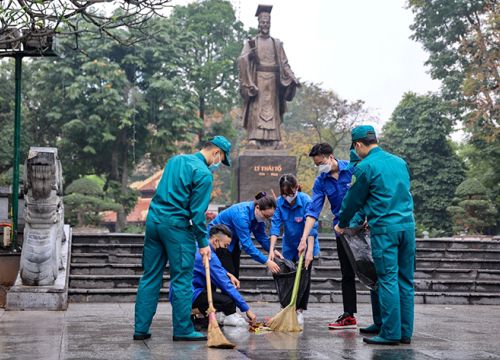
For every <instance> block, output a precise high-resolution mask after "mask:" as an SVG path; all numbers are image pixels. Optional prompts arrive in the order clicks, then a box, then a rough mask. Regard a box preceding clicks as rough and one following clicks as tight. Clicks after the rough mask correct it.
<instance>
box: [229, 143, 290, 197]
mask: <svg viewBox="0 0 500 360" xmlns="http://www.w3.org/2000/svg"><path fill="white" fill-rule="evenodd" d="M296 171H297V159H296V157H295V156H290V155H288V151H286V150H244V151H243V152H242V153H241V155H240V156H238V168H237V174H238V202H241V201H250V200H253V199H254V197H255V195H257V193H259V192H260V191H265V192H267V193H268V194H271V193H272V190H274V193H275V194H276V196H277V197H278V196H279V195H280V189H279V179H280V177H281V175H283V174H294V175H295V173H296Z"/></svg>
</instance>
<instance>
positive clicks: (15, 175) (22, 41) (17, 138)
mask: <svg viewBox="0 0 500 360" xmlns="http://www.w3.org/2000/svg"><path fill="white" fill-rule="evenodd" d="M27 34H28V35H26V36H24V37H23V29H15V28H7V29H5V30H4V31H3V32H2V33H0V57H13V58H14V59H15V68H16V70H15V105H14V154H13V158H12V194H11V211H10V213H11V219H12V232H11V237H12V241H11V244H12V245H11V246H12V250H13V251H17V230H18V229H17V225H18V214H19V163H20V146H21V84H22V81H21V80H22V62H23V57H25V56H29V57H41V56H57V55H56V54H55V52H54V50H53V37H52V35H45V34H43V33H42V32H40V33H39V34H37V33H36V32H33V31H27Z"/></svg>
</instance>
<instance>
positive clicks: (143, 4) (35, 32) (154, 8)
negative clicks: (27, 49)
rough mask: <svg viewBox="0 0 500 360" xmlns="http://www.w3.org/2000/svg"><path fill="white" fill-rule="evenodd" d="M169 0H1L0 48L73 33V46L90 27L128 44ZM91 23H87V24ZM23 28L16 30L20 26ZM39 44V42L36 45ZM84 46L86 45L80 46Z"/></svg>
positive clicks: (43, 41) (145, 31) (144, 35)
mask: <svg viewBox="0 0 500 360" xmlns="http://www.w3.org/2000/svg"><path fill="white" fill-rule="evenodd" d="M170 1H171V0H146V1H131V0H124V1H113V4H112V6H111V7H110V6H109V4H108V6H107V7H106V8H105V7H104V4H107V3H110V1H109V0H87V1H65V0H51V1H37V0H17V1H2V6H1V7H0V16H1V20H2V21H0V34H1V35H0V48H2V47H3V46H5V45H7V47H10V46H11V44H16V43H18V42H25V41H26V40H27V39H28V38H30V39H31V40H32V41H33V40H34V41H36V42H38V43H39V44H40V48H41V49H43V48H44V47H48V46H50V41H48V40H47V39H48V38H50V37H52V36H54V35H58V36H65V37H70V36H71V37H72V38H73V39H72V41H73V46H74V47H75V48H78V47H79V36H80V35H81V34H86V33H87V34H88V32H89V31H92V33H93V34H94V36H95V35H96V34H97V35H100V36H101V37H102V36H106V37H108V38H112V39H114V40H116V41H118V42H120V43H122V44H126V45H131V44H134V43H136V42H137V41H140V40H142V39H144V38H147V37H149V36H150V35H151V32H150V28H149V27H148V20H149V19H151V18H152V17H153V16H155V15H158V13H159V11H160V10H162V9H163V8H164V7H165V6H168V3H169V2H170ZM89 24H90V25H92V27H90V28H89V27H88V25H89ZM123 28H128V29H135V30H136V32H134V33H131V32H122V31H120V32H117V31H116V30H117V29H123ZM20 29H21V30H22V31H19V30H20ZM37 47H38V46H37ZM83 50H85V48H83Z"/></svg>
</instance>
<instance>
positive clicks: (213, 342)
mask: <svg viewBox="0 0 500 360" xmlns="http://www.w3.org/2000/svg"><path fill="white" fill-rule="evenodd" d="M207 338H208V343H207V345H208V347H211V348H217V349H234V348H235V347H236V345H234V344H233V343H232V342H230V341H229V340H228V339H226V337H225V336H224V334H223V333H222V331H221V329H220V328H219V324H218V323H217V319H216V318H215V313H210V314H209V315H208V334H207Z"/></svg>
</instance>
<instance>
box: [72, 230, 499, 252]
mask: <svg viewBox="0 0 500 360" xmlns="http://www.w3.org/2000/svg"><path fill="white" fill-rule="evenodd" d="M318 238H319V243H320V247H323V246H333V247H335V246H336V241H335V237H334V236H332V234H320V235H319V237H318ZM280 241H281V240H278V244H279V242H280ZM143 243H144V235H143V234H117V233H110V234H102V235H95V234H89V235H84V234H80V235H73V244H79V245H82V244H143ZM417 248H433V249H492V250H493V249H496V250H499V251H500V238H497V237H496V238H494V239H482V238H473V237H471V238H438V239H433V238H431V239H417Z"/></svg>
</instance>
